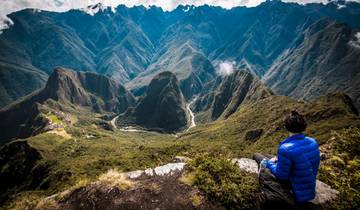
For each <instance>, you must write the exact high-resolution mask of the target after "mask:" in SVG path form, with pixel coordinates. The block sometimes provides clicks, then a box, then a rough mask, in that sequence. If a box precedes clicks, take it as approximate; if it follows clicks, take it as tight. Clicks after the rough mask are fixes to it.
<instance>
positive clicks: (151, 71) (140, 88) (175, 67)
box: [126, 42, 215, 99]
mask: <svg viewBox="0 0 360 210" xmlns="http://www.w3.org/2000/svg"><path fill="white" fill-rule="evenodd" d="M193 46H194V44H193V43H191V42H186V43H185V44H183V45H181V46H180V47H175V46H172V47H171V48H169V49H167V50H166V52H165V53H164V54H162V55H161V56H160V57H159V58H158V60H157V61H156V62H155V63H153V64H151V65H150V66H149V67H148V68H147V70H146V71H145V72H144V73H142V74H140V75H138V76H137V77H136V78H135V79H134V80H132V81H131V82H129V83H128V84H127V85H126V87H127V88H128V89H129V90H131V91H132V92H133V93H134V94H135V95H141V94H143V93H144V91H145V90H146V87H147V86H148V85H149V84H150V81H151V80H152V78H153V77H154V76H156V75H157V74H159V73H160V72H163V71H170V72H172V73H174V74H175V75H176V77H177V78H178V79H179V80H180V88H181V90H182V92H183V94H184V96H185V98H186V99H190V98H192V96H193V95H196V94H198V93H199V92H200V91H201V90H202V88H203V86H204V84H205V83H206V82H208V81H210V80H211V79H213V78H214V77H215V69H214V67H213V65H212V64H211V62H210V61H209V60H208V59H207V58H206V57H205V55H204V54H202V53H201V52H199V51H198V50H196V48H194V47H193Z"/></svg>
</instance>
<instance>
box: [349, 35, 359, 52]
mask: <svg viewBox="0 0 360 210" xmlns="http://www.w3.org/2000/svg"><path fill="white" fill-rule="evenodd" d="M349 45H350V46H352V47H355V48H360V32H356V33H355V35H354V39H353V40H351V41H349Z"/></svg>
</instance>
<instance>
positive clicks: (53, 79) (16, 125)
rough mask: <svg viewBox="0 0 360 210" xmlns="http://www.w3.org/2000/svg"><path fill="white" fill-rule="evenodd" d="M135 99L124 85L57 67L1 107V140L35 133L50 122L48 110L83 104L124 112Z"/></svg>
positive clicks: (103, 77)
mask: <svg viewBox="0 0 360 210" xmlns="http://www.w3.org/2000/svg"><path fill="white" fill-rule="evenodd" d="M134 103H135V99H134V97H133V96H132V95H131V93H129V92H128V91H127V90H126V89H125V88H124V87H123V86H121V85H118V84H116V83H115V82H114V81H112V80H111V79H109V78H107V77H105V76H102V75H97V74H94V73H90V72H74V71H72V70H68V69H64V68H56V69H54V71H53V73H52V74H51V76H50V77H49V79H48V81H47V83H46V86H45V87H44V88H43V89H40V90H38V91H35V92H33V93H32V94H30V95H28V96H26V97H24V98H23V99H20V100H19V101H17V102H15V103H13V104H11V105H9V106H7V107H5V108H3V109H1V110H0V116H1V119H2V121H1V122H0V128H1V130H3V131H4V132H1V134H0V143H3V142H6V141H7V140H9V139H12V138H25V137H28V136H31V135H34V134H38V133H40V132H42V131H43V129H44V128H45V127H46V126H47V125H48V124H49V122H50V121H51V119H49V116H47V115H48V113H49V112H50V113H51V112H52V111H51V110H52V109H55V110H60V111H61V110H66V107H72V108H75V107H83V108H87V109H90V110H92V111H95V112H115V113H121V112H124V111H125V110H126V109H127V108H128V107H130V106H132V105H134Z"/></svg>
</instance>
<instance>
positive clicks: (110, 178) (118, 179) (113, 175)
mask: <svg viewBox="0 0 360 210" xmlns="http://www.w3.org/2000/svg"><path fill="white" fill-rule="evenodd" d="M99 181H100V183H102V184H105V185H109V186H112V187H118V188H120V189H122V190H127V189H130V188H131V187H133V186H134V185H135V183H134V182H133V181H131V180H129V179H127V178H126V177H125V175H124V174H123V173H121V172H120V171H119V170H117V169H110V170H109V171H107V172H106V173H104V174H102V175H100V177H99Z"/></svg>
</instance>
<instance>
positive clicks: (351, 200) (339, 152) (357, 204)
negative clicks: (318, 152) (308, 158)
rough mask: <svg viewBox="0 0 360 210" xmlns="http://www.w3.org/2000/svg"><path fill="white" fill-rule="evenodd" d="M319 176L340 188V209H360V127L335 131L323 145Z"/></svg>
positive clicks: (337, 205) (338, 204)
mask: <svg viewBox="0 0 360 210" xmlns="http://www.w3.org/2000/svg"><path fill="white" fill-rule="evenodd" d="M323 152H324V156H325V158H324V160H322V165H321V167H320V176H319V178H320V179H321V180H322V181H324V182H326V183H328V184H330V185H331V186H332V187H333V188H334V189H337V190H339V192H340V196H339V200H338V202H337V203H336V207H337V208H338V209H360V129H359V128H348V129H344V130H343V131H339V132H334V133H333V137H332V138H331V140H330V141H329V142H328V143H327V144H326V145H324V146H323Z"/></svg>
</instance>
